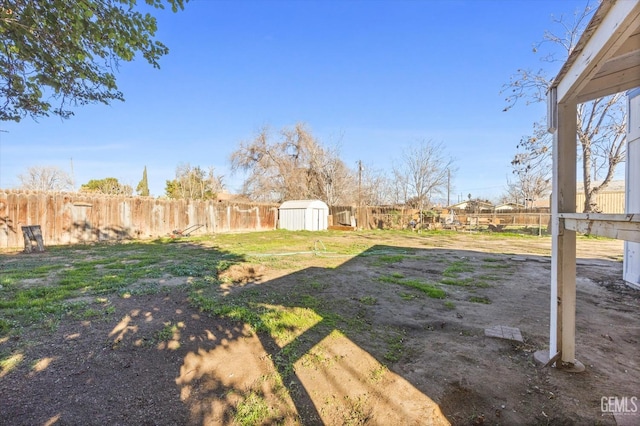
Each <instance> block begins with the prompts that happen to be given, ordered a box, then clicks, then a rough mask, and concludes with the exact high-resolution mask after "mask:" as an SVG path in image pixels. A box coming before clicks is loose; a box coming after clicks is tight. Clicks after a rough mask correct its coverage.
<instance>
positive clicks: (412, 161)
mask: <svg viewBox="0 0 640 426" xmlns="http://www.w3.org/2000/svg"><path fill="white" fill-rule="evenodd" d="M452 166H453V159H451V158H450V157H448V156H447V155H446V154H445V148H444V144H442V143H441V142H434V141H433V140H423V141H421V142H419V143H418V144H415V145H412V146H410V147H409V148H408V149H406V150H405V151H404V152H403V153H402V156H401V158H400V162H399V163H398V164H396V165H394V167H393V174H394V176H395V177H396V180H397V181H398V182H400V183H401V185H402V186H401V187H400V188H399V189H400V190H402V191H403V192H404V195H403V198H404V200H403V201H404V202H407V201H409V199H414V200H415V203H416V204H417V205H418V207H419V208H420V209H422V208H428V207H430V205H431V203H432V199H433V197H434V196H436V195H443V194H446V189H447V183H448V174H449V171H450V170H451V169H452Z"/></svg>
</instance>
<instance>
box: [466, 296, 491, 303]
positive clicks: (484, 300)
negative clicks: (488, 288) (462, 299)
mask: <svg viewBox="0 0 640 426" xmlns="http://www.w3.org/2000/svg"><path fill="white" fill-rule="evenodd" d="M469 302H473V303H482V304H484V305H490V304H491V300H489V298H488V297H481V296H471V297H470V298H469Z"/></svg>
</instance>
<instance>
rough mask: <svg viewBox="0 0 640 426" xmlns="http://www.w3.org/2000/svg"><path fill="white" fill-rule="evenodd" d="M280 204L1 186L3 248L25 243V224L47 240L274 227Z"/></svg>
mask: <svg viewBox="0 0 640 426" xmlns="http://www.w3.org/2000/svg"><path fill="white" fill-rule="evenodd" d="M277 217H278V207H277V206H276V205H269V204H235V203H227V202H217V201H198V200H165V199H155V198H149V197H109V196H91V195H88V194H72V193H43V192H24V191H11V190H8V191H7V190H0V247H1V248H8V247H23V245H24V242H23V237H22V230H21V226H25V225H40V227H41V229H42V234H43V237H44V241H45V244H50V245H56V244H72V243H82V242H93V241H105V240H118V239H146V238H156V237H160V236H166V235H176V234H175V233H174V231H179V232H185V231H187V232H189V233H192V235H200V234H211V233H215V232H231V231H251V230H268V229H275V227H276V221H277Z"/></svg>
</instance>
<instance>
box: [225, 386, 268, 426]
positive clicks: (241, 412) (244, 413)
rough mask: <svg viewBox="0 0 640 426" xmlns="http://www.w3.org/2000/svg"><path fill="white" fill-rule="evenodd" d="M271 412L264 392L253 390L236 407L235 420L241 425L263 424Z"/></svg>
mask: <svg viewBox="0 0 640 426" xmlns="http://www.w3.org/2000/svg"><path fill="white" fill-rule="evenodd" d="M269 414H270V408H269V404H267V401H266V400H265V398H264V396H263V395H262V393H258V392H256V391H254V390H252V391H249V393H248V394H247V395H246V396H245V397H244V398H243V399H242V401H240V402H239V403H238V405H237V406H236V407H235V412H234V415H233V420H234V423H236V424H239V425H241V426H253V425H261V424H263V423H264V422H265V421H266V420H268V418H269Z"/></svg>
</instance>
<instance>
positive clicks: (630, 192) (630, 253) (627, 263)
mask: <svg viewBox="0 0 640 426" xmlns="http://www.w3.org/2000/svg"><path fill="white" fill-rule="evenodd" d="M628 97H629V104H628V107H629V127H628V129H627V131H628V133H627V161H626V167H627V169H626V185H625V187H626V189H625V190H626V197H625V199H626V201H625V204H626V206H625V207H626V213H634V214H640V88H639V89H635V90H632V91H630V92H629V93H628ZM623 278H624V280H625V281H627V282H628V283H629V284H631V285H632V286H637V287H639V288H640V243H635V242H630V241H625V243H624V273H623Z"/></svg>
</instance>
